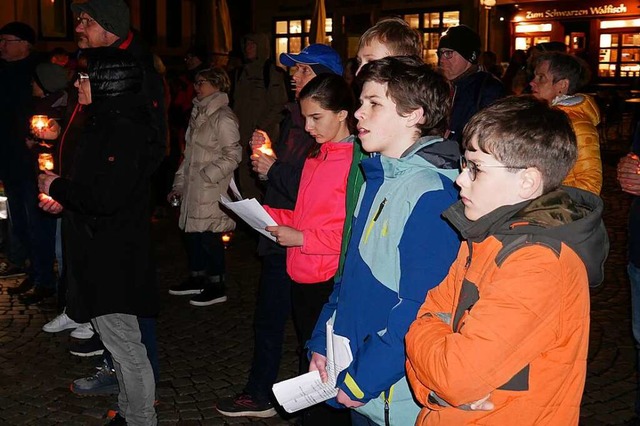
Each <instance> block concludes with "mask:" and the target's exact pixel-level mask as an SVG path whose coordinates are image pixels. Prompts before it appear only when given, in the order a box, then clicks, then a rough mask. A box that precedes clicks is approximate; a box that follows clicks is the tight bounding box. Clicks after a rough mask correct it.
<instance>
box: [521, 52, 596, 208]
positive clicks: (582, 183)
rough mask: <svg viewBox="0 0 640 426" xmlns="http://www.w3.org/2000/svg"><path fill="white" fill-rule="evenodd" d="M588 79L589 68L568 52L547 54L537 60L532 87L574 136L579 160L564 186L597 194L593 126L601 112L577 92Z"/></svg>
mask: <svg viewBox="0 0 640 426" xmlns="http://www.w3.org/2000/svg"><path fill="white" fill-rule="evenodd" d="M588 80H589V71H588V67H587V66H586V64H584V62H583V61H582V60H581V59H579V58H577V57H575V56H573V55H569V54H567V53H560V52H547V53H543V54H542V55H540V56H539V57H538V59H537V65H536V69H535V75H534V78H533V80H532V81H531V88H532V93H533V95H534V96H535V97H537V98H539V99H544V100H546V101H547V102H549V103H550V104H551V105H554V106H557V107H558V108H560V109H561V110H563V111H564V112H565V113H566V114H567V115H568V116H569V119H570V120H571V125H572V126H573V131H574V132H575V134H576V139H577V141H578V159H577V161H576V164H575V166H574V167H573V168H572V169H571V170H570V171H569V174H568V175H567V177H566V178H565V180H564V182H563V185H567V186H573V187H576V188H580V189H585V190H587V191H590V192H593V193H594V194H596V195H599V194H600V189H601V188H602V161H601V160H600V139H599V137H598V130H597V129H596V126H597V125H598V124H599V123H600V111H599V110H598V106H597V105H596V102H595V101H594V99H593V98H592V97H591V96H589V95H585V94H583V93H576V92H577V90H578V89H579V88H580V87H582V86H583V85H584V84H586V83H587V81H588Z"/></svg>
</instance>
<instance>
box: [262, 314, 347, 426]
mask: <svg viewBox="0 0 640 426" xmlns="http://www.w3.org/2000/svg"><path fill="white" fill-rule="evenodd" d="M326 330H327V375H328V376H329V379H328V380H327V382H326V383H322V380H321V379H320V373H318V372H317V371H311V372H309V373H306V374H302V375H301V376H298V377H294V378H292V379H289V380H284V381H282V382H279V383H276V384H275V385H273V394H274V395H275V396H276V399H277V400H278V403H280V405H282V408H284V409H285V410H286V411H287V412H288V413H294V412H296V411H298V410H302V409H304V408H307V407H311V406H312V405H315V404H318V403H320V402H323V401H326V400H327V399H330V398H334V397H335V396H336V395H337V394H338V389H336V378H337V377H338V374H340V372H341V371H342V370H344V369H345V368H347V367H348V366H349V364H351V361H353V356H352V354H351V348H350V347H349V339H347V338H346V337H343V336H338V335H336V334H334V333H333V317H332V318H331V319H330V320H329V321H327V324H326Z"/></svg>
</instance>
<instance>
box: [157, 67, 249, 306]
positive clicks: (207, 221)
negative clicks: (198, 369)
mask: <svg viewBox="0 0 640 426" xmlns="http://www.w3.org/2000/svg"><path fill="white" fill-rule="evenodd" d="M194 86H195V91H196V98H195V99H194V100H193V110H192V112H191V119H190V121H189V128H188V129H187V135H186V138H185V139H186V148H185V151H184V160H183V161H182V164H181V165H180V167H179V168H178V171H177V172H176V175H175V178H174V181H173V189H172V191H171V193H169V199H172V198H175V197H179V198H180V199H181V201H182V202H181V206H180V219H179V222H178V225H179V227H180V229H182V230H183V231H184V234H183V235H184V243H185V248H186V251H187V257H188V262H189V278H188V279H187V280H186V281H184V282H183V283H182V284H179V285H176V286H173V287H171V289H170V290H169V293H170V294H173V295H194V296H193V297H192V298H191V301H190V303H191V304H192V305H195V306H208V305H212V304H214V303H221V302H225V301H226V300H227V297H226V290H225V285H224V273H225V262H224V245H223V244H222V233H224V232H227V231H231V230H233V229H234V228H235V222H234V221H233V219H231V218H230V217H229V216H228V215H227V214H226V213H225V212H224V211H222V210H221V209H220V203H219V200H220V195H221V194H224V193H226V192H227V189H228V188H229V182H230V181H231V178H232V176H233V172H234V170H235V169H236V168H237V167H238V164H239V163H240V160H241V158H242V147H241V146H240V133H239V130H238V119H237V117H236V116H235V114H234V113H233V111H232V110H231V108H229V106H228V104H229V98H228V96H227V92H228V91H229V86H230V84H229V77H228V76H227V74H226V73H225V71H224V70H222V69H220V68H210V69H205V70H202V71H200V72H199V73H198V74H196V78H195V82H194Z"/></svg>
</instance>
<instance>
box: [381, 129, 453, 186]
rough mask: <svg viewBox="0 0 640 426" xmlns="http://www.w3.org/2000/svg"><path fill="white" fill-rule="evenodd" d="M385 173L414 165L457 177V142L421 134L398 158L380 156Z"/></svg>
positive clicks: (395, 173)
mask: <svg viewBox="0 0 640 426" xmlns="http://www.w3.org/2000/svg"><path fill="white" fill-rule="evenodd" d="M381 160H382V161H381V162H382V164H383V166H384V169H385V175H387V176H394V175H397V174H400V173H402V172H403V171H404V170H406V169H411V168H413V167H415V166H420V167H425V166H427V167H429V168H431V169H434V170H436V171H437V172H438V173H440V174H442V175H444V176H446V177H447V178H449V179H450V180H452V181H453V180H455V179H456V177H458V174H459V173H460V171H459V164H460V163H459V161H460V148H459V146H458V143H457V142H455V141H451V140H448V139H443V138H441V137H438V136H423V137H421V138H420V139H418V140H417V141H416V142H415V143H414V144H413V145H411V146H410V147H409V148H407V150H406V151H405V152H404V153H402V156H401V157H400V158H398V159H393V158H388V157H384V156H383V157H382V158H381Z"/></svg>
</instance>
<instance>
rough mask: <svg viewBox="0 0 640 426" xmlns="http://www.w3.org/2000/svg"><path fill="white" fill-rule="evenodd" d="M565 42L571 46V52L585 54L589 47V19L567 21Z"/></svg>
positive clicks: (564, 24)
mask: <svg viewBox="0 0 640 426" xmlns="http://www.w3.org/2000/svg"><path fill="white" fill-rule="evenodd" d="M562 25H563V26H564V44H566V45H567V47H568V48H569V53H573V54H574V55H577V56H584V54H585V52H586V51H587V49H588V48H589V21H565V22H563V23H562Z"/></svg>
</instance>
